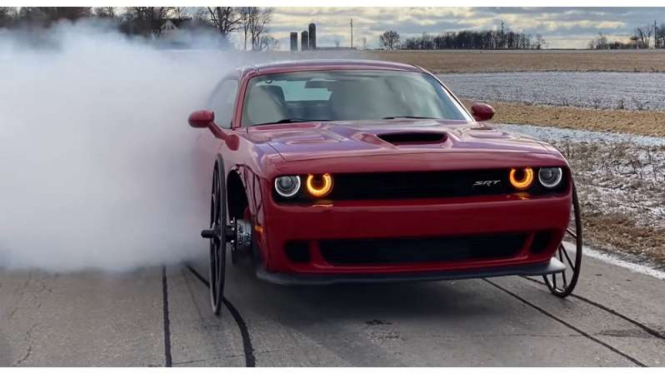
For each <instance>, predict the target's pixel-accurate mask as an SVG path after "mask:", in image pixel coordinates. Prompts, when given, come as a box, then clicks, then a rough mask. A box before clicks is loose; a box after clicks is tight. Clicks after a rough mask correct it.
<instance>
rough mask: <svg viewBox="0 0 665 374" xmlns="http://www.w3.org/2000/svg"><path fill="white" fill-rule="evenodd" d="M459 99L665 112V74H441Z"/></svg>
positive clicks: (440, 76)
mask: <svg viewBox="0 0 665 374" xmlns="http://www.w3.org/2000/svg"><path fill="white" fill-rule="evenodd" d="M439 78H441V80H442V81H443V82H444V83H445V84H446V85H448V87H449V88H450V89H451V90H452V91H453V92H455V94H456V95H458V96H460V97H463V98H468V99H477V100H488V101H491V100H494V101H508V102H523V103H530V104H546V105H564V106H578V107H585V108H594V109H629V110H661V111H662V110H665V73H609V72H591V73H586V72H530V73H491V74H481V73H479V74H440V75H439Z"/></svg>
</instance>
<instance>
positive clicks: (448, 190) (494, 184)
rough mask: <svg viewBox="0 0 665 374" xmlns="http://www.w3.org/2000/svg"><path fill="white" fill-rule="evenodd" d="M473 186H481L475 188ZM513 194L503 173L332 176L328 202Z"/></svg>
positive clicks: (464, 172)
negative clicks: (478, 183) (333, 179)
mask: <svg viewBox="0 0 665 374" xmlns="http://www.w3.org/2000/svg"><path fill="white" fill-rule="evenodd" d="M476 182H485V184H480V185H476ZM511 192H514V189H513V188H512V187H511V186H510V182H509V181H508V172H507V171H506V170H460V171H441V172H402V173H367V174H338V175H335V186H334V188H333V191H332V193H331V194H330V195H329V197H328V198H329V199H331V200H353V199H403V198H432V197H463V196H476V195H489V194H504V193H511Z"/></svg>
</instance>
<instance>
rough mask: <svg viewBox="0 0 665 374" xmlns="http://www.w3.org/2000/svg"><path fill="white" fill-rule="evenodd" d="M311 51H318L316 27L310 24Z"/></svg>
mask: <svg viewBox="0 0 665 374" xmlns="http://www.w3.org/2000/svg"><path fill="white" fill-rule="evenodd" d="M309 49H316V25H315V24H313V23H310V24H309Z"/></svg>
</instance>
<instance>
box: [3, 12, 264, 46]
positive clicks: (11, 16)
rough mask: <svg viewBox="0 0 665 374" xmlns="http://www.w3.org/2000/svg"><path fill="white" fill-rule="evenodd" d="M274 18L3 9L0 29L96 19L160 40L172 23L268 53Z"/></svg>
mask: <svg viewBox="0 0 665 374" xmlns="http://www.w3.org/2000/svg"><path fill="white" fill-rule="evenodd" d="M272 15H273V8H259V7H205V8H182V7H127V8H115V7H97V8H93V7H21V8H15V7H0V29H2V28H8V29H15V28H48V27H50V26H52V25H53V24H54V23H56V22H59V21H62V20H68V21H72V22H75V21H78V20H81V19H90V18H96V19H103V20H104V21H106V22H109V23H111V24H112V25H114V26H115V27H116V28H117V29H118V30H119V31H120V32H122V33H124V34H126V35H131V36H136V35H139V36H144V37H149V38H155V39H157V38H159V37H160V36H161V34H162V33H163V30H164V27H163V26H164V24H165V22H166V21H167V20H172V21H174V22H176V21H177V23H178V24H179V25H181V26H182V27H183V28H186V29H190V30H192V29H207V30H211V31H214V32H216V33H217V34H218V35H219V36H220V38H221V39H222V40H223V41H226V42H227V43H225V44H226V45H229V44H228V40H229V37H230V36H231V34H233V33H238V34H239V35H240V38H241V41H242V45H241V48H242V49H244V50H248V49H249V50H266V49H274V48H276V47H277V40H276V39H275V38H273V37H272V36H270V35H269V34H268V31H269V29H268V26H269V24H270V22H271V21H272ZM181 26H178V27H179V28H180V27H181Z"/></svg>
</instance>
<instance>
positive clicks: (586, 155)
mask: <svg viewBox="0 0 665 374" xmlns="http://www.w3.org/2000/svg"><path fill="white" fill-rule="evenodd" d="M550 142H551V144H552V145H554V146H555V147H556V148H557V149H559V150H560V151H561V152H562V153H563V154H564V155H565V157H566V158H567V159H568V162H569V163H570V166H571V170H572V172H573V175H574V178H575V183H576V185H577V188H578V193H579V197H580V204H581V207H582V222H583V225H584V229H585V230H584V236H585V242H586V243H587V244H590V245H592V246H593V247H596V248H603V249H606V250H609V251H614V252H616V253H620V254H630V255H634V256H637V257H640V258H643V259H646V260H648V261H650V262H654V263H657V264H659V265H660V266H662V267H664V268H665V210H664V209H663V202H664V201H665V190H663V188H662V185H663V183H665V146H663V145H643V144H640V143H637V142H631V141H630V140H626V141H621V142H603V141H593V142H587V141H579V140H576V139H567V138H564V139H558V140H557V139H552V140H551V141H550Z"/></svg>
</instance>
